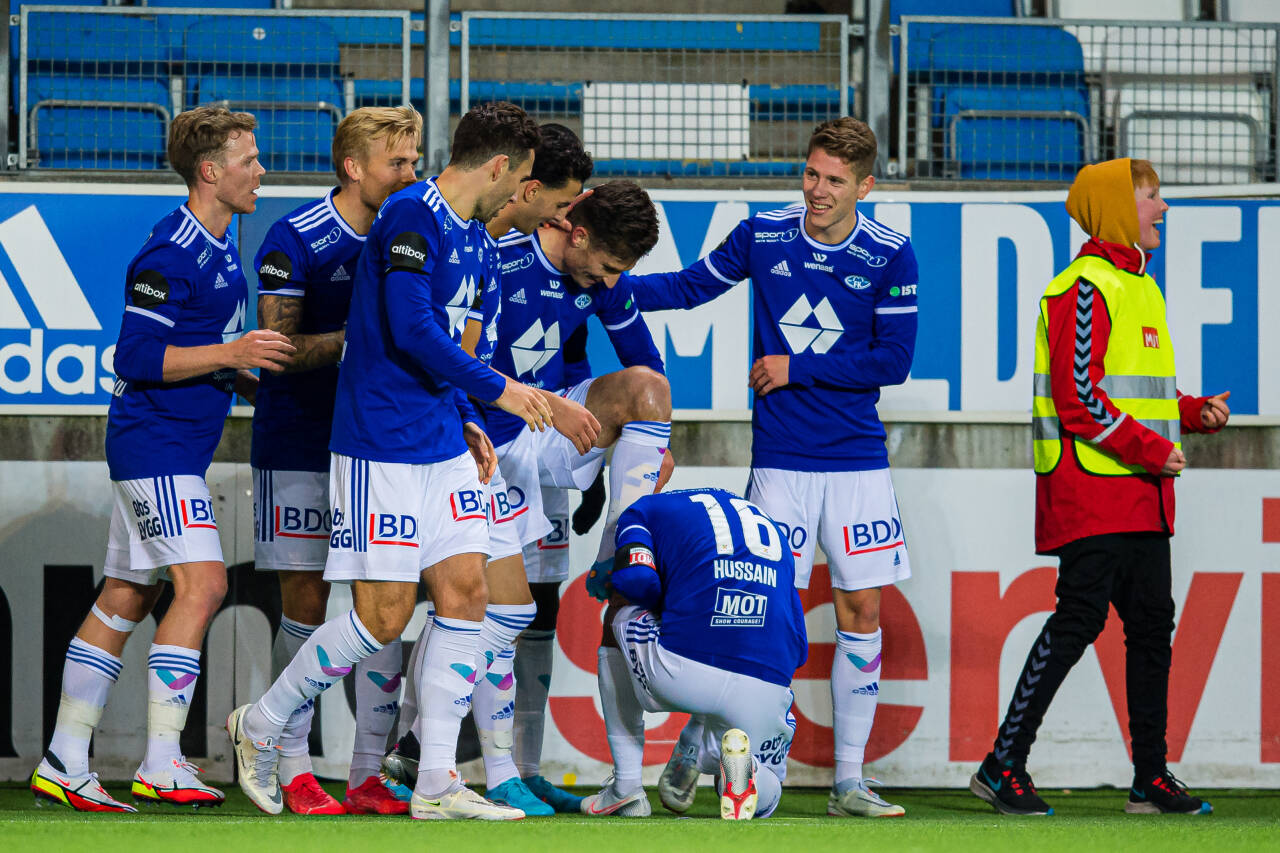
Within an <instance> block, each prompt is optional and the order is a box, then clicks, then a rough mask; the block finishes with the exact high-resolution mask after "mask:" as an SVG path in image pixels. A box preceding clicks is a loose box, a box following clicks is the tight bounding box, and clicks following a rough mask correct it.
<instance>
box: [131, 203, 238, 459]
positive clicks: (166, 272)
mask: <svg viewBox="0 0 1280 853" xmlns="http://www.w3.org/2000/svg"><path fill="white" fill-rule="evenodd" d="M248 298H249V287H248V284H247V283H246V281H245V278H244V271H243V270H241V269H240V256H239V254H238V252H237V250H236V246H235V243H234V242H233V240H232V238H231V232H230V231H229V230H228V232H227V235H226V236H225V237H224V238H223V239H221V240H219V239H217V238H215V237H214V236H213V235H212V234H210V233H209V232H208V231H207V230H206V229H205V227H204V226H203V225H201V224H200V221H199V220H198V219H196V217H195V215H194V214H192V213H191V211H190V210H188V209H187V206H186V205H185V204H183V205H182V206H180V207H179V208H178V209H177V210H175V211H173V212H172V213H170V214H169V215H168V216H166V217H165V218H164V219H161V220H160V221H159V222H158V223H156V226H155V227H154V228H153V229H152V230H151V235H150V236H149V237H148V238H147V242H146V244H145V245H143V247H142V250H141V251H140V252H138V254H137V255H136V256H135V257H134V259H133V260H132V261H131V262H130V263H129V270H128V272H127V274H126V276H125V297H124V318H123V320H121V323H120V338H119V340H118V341H117V342H116V351H115V372H116V384H115V391H114V396H113V397H112V399H111V408H110V411H109V413H108V415H107V466H108V467H109V468H110V470H111V479H113V480H137V479H142V478H144V477H158V476H175V475H179V474H194V475H196V476H199V477H203V476H204V474H205V471H206V470H208V468H209V463H210V462H211V461H213V451H214V450H215V449H217V447H218V441H219V440H220V439H221V438H222V425H223V423H224V422H225V420H226V417H227V412H228V410H229V409H230V406H231V390H232V388H233V387H234V384H235V377H236V372H235V371H234V370H232V369H230V368H227V369H223V370H217V371H214V372H213V373H207V374H205V375H203V376H196V377H193V378H191V379H184V380H182V381H180V382H165V381H164V352H165V348H166V347H169V346H175V347H199V346H208V345H210V344H224V343H230V342H231V341H234V340H235V339H236V338H238V337H240V336H241V335H243V334H244V320H245V310H246V304H247V302H248Z"/></svg>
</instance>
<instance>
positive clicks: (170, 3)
mask: <svg viewBox="0 0 1280 853" xmlns="http://www.w3.org/2000/svg"><path fill="white" fill-rule="evenodd" d="M144 5H146V6H154V7H155V8H157V9H162V8H165V9H275V8H276V7H277V5H278V4H277V3H276V0H146V3H145V4H144Z"/></svg>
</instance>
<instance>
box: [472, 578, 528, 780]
mask: <svg viewBox="0 0 1280 853" xmlns="http://www.w3.org/2000/svg"><path fill="white" fill-rule="evenodd" d="M537 613H538V606H537V605H536V604H534V603H533V602H532V601H531V602H529V603H528V604H490V605H489V606H487V607H486V608H485V611H484V622H482V623H481V625H480V639H479V643H478V644H477V646H476V672H477V673H483V677H481V675H477V677H476V689H475V692H474V693H473V694H472V697H471V715H472V716H473V717H474V718H475V721H476V735H477V736H478V738H479V740H480V754H481V755H482V756H483V757H484V778H485V786H486V787H488V788H496V787H497V786H498V785H501V784H502V783H503V782H506V781H507V780H508V779H514V778H515V777H517V776H519V775H520V774H519V771H517V770H516V765H515V762H514V761H512V760H511V745H512V740H513V735H512V727H513V724H514V720H513V717H514V715H515V698H516V679H515V675H514V674H513V667H514V660H513V659H514V658H515V653H516V652H515V648H514V646H515V642H516V638H517V637H518V636H519V635H520V632H521V631H523V630H524V629H525V628H526V627H528V625H529V623H530V622H532V621H533V617H534V616H536V615H537Z"/></svg>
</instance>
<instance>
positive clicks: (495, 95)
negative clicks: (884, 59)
mask: <svg viewBox="0 0 1280 853" xmlns="http://www.w3.org/2000/svg"><path fill="white" fill-rule="evenodd" d="M849 35H850V23H849V21H848V19H847V18H846V17H844V16H840V15H740V16H736V17H721V16H714V15H641V14H592V13H582V14H570V13H545V14H544V13H499V12H463V13H462V19H461V47H460V51H461V52H460V78H461V79H460V100H461V104H460V106H461V109H462V110H466V109H467V107H468V105H469V104H470V102H472V101H476V100H494V99H505V100H510V101H513V102H515V103H517V104H520V105H521V106H523V107H525V109H527V110H529V111H530V112H531V113H534V114H536V115H537V117H538V119H539V120H540V121H559V122H562V123H564V124H565V125H567V126H569V127H570V128H572V129H573V130H574V131H575V132H577V133H579V134H580V135H581V136H582V138H583V141H584V143H585V145H586V148H587V150H589V151H591V152H592V154H593V156H594V157H595V159H596V162H597V172H598V173H600V174H601V175H611V176H619V175H630V176H685V177H689V176H727V175H732V176H741V177H751V176H780V175H795V174H799V170H800V165H799V160H800V154H801V153H802V152H803V150H804V144H805V142H806V141H807V140H808V137H809V134H810V132H811V131H812V129H813V126H814V125H815V124H817V123H818V122H820V121H823V120H826V119H828V118H835V117H838V116H841V115H847V114H849V112H850V109H851V107H852V106H853V105H852V97H851V91H850V86H849V79H850V78H849V74H850V72H849V49H850V46H849Z"/></svg>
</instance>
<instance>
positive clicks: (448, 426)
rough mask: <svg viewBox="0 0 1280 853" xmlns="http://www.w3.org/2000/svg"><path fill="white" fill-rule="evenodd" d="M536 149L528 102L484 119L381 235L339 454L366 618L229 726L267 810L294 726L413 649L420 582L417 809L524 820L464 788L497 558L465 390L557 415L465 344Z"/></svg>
mask: <svg viewBox="0 0 1280 853" xmlns="http://www.w3.org/2000/svg"><path fill="white" fill-rule="evenodd" d="M537 138H538V134H537V128H536V126H535V125H533V123H532V122H531V121H530V120H529V119H528V117H527V116H526V115H525V114H524V112H523V111H522V110H520V109H519V108H518V107H516V106H514V105H511V104H484V105H479V106H477V107H475V108H473V109H472V110H470V111H469V112H468V113H467V114H466V115H465V116H464V117H463V118H462V120H461V121H460V122H459V124H458V128H457V130H456V131H455V134H454V140H453V151H452V156H451V159H450V163H449V165H448V166H447V167H446V168H445V170H444V171H443V172H442V173H441V174H440V176H439V177H438V178H435V179H429V180H427V181H425V182H423V183H421V184H415V185H414V186H412V187H409V188H407V189H405V190H403V191H401V192H399V193H396V194H394V195H392V196H391V198H389V199H388V200H387V202H386V204H385V205H384V206H383V208H382V210H381V212H380V214H379V216H378V218H377V220H376V221H375V223H374V226H373V228H372V229H371V231H370V235H369V239H368V243H367V245H366V247H365V249H364V251H363V252H362V254H361V257H360V262H359V267H358V272H357V275H356V279H355V283H354V286H353V293H352V300H351V309H350V313H349V315H348V321H347V333H346V341H345V344H346V349H345V354H344V356H343V361H342V365H341V370H340V371H339V379H338V389H337V397H336V402H335V408H334V411H335V415H334V425H333V436H332V439H331V442H330V449H331V451H332V457H331V464H330V502H331V508H332V512H333V516H334V532H333V535H332V536H331V538H330V547H329V553H328V557H327V562H326V568H325V577H326V579H328V580H330V581H334V580H341V581H347V582H351V583H353V598H354V601H355V607H354V608H353V609H352V610H350V611H348V612H347V613H344V614H342V615H341V616H339V617H337V618H335V619H331V620H329V621H328V622H326V623H325V624H324V625H321V626H320V627H319V628H318V629H316V631H315V632H314V633H313V634H312V635H311V637H310V638H308V640H307V641H306V643H304V644H303V646H302V648H301V649H300V650H299V652H298V654H297V655H295V656H294V658H293V660H292V661H291V662H290V663H289V665H288V666H287V667H285V670H284V672H283V673H282V674H281V676H280V677H279V678H278V679H276V681H275V683H274V684H273V685H272V686H271V688H270V689H269V690H268V691H267V693H266V694H265V695H264V696H263V697H262V698H261V699H260V700H259V701H258V702H257V703H255V704H254V705H251V706H250V705H246V706H243V707H241V708H237V709H236V710H235V711H234V712H233V713H232V715H231V716H230V717H229V718H228V721H227V729H228V733H229V734H230V735H231V738H232V743H233V745H234V747H235V751H236V756H237V764H238V769H239V771H240V784H241V788H242V789H243V790H244V791H245V792H246V794H248V795H249V797H250V798H251V800H252V801H253V802H254V803H255V805H257V806H258V807H259V808H261V809H262V810H264V811H267V812H269V813H278V812H279V811H280V810H281V800H280V788H279V779H278V776H277V772H276V771H277V767H276V739H277V738H278V737H279V735H280V732H281V731H282V729H283V727H284V724H285V723H286V722H287V719H288V717H289V715H290V714H291V713H292V712H293V711H294V710H295V709H296V708H298V707H299V706H301V705H302V704H303V703H304V702H306V701H308V700H309V699H311V698H313V697H314V696H316V695H318V694H319V693H321V692H322V691H324V690H325V689H327V688H329V687H330V686H332V685H333V684H334V683H335V682H336V681H337V680H338V679H340V678H342V677H343V676H344V675H346V674H347V673H348V672H350V669H351V668H352V667H353V666H355V665H356V664H357V663H359V661H361V660H362V659H364V658H366V657H368V656H369V655H371V654H373V653H375V652H377V651H378V650H379V649H380V648H381V647H382V646H383V645H384V644H385V643H387V642H391V641H393V640H395V639H397V638H398V637H399V636H400V634H401V632H402V631H403V630H404V627H405V625H406V624H407V623H408V621H409V617H410V616H411V614H412V612H413V607H414V599H415V591H416V588H417V583H418V582H419V580H421V581H423V582H425V583H426V584H427V588H428V590H429V593H430V597H431V599H432V601H433V602H434V603H435V607H436V618H435V622H434V625H433V629H432V633H431V637H430V639H429V641H428V643H427V645H426V647H425V650H424V653H423V655H422V658H423V660H422V668H421V672H422V677H421V678H420V679H419V680H418V685H417V693H418V706H419V709H420V715H421V716H422V718H423V724H422V747H423V750H422V762H421V770H420V773H419V776H418V783H417V786H416V788H415V792H414V795H413V799H412V803H411V813H412V814H413V816H414V817H419V818H453V817H470V818H481V819H512V818H518V817H522V816H523V813H522V812H520V811H519V810H516V809H510V808H506V807H502V806H498V805H496V804H493V803H490V802H488V801H485V800H483V799H482V798H480V797H478V796H477V795H475V794H474V793H473V792H471V791H470V790H469V789H467V788H465V787H464V786H463V785H462V783H461V780H460V779H459V778H458V776H457V772H456V769H455V766H454V763H455V762H454V756H455V752H456V748H457V737H458V727H459V724H460V722H461V719H462V717H463V716H464V715H465V713H466V710H467V708H468V707H469V705H470V700H471V693H472V690H473V687H474V682H475V675H476V669H475V654H476V644H477V639H478V634H479V631H480V622H481V620H482V618H483V616H484V605H485V601H486V596H487V590H486V587H485V583H484V574H483V564H484V554H485V553H486V551H487V548H488V534H487V528H486V522H485V511H484V509H485V503H486V500H485V499H486V494H485V489H484V486H483V484H482V483H481V482H480V477H479V476H478V474H477V468H476V463H475V460H474V459H473V458H472V456H471V454H470V452H469V447H468V444H467V442H466V440H465V437H464V429H463V423H462V419H461V417H460V414H459V397H458V394H459V392H465V393H468V394H470V395H472V396H474V397H476V398H477V399H481V400H487V401H493V402H495V403H496V405H498V406H499V407H501V408H503V409H504V410H506V411H510V412H513V413H515V414H516V415H517V416H518V417H520V419H521V421H522V422H524V423H526V424H528V426H529V427H530V428H531V429H542V428H545V427H546V426H547V425H548V423H549V420H550V414H549V412H548V410H547V408H546V405H545V403H544V401H543V400H542V397H541V396H540V395H539V394H538V393H537V392H536V391H534V390H533V389H531V388H527V387H526V386H523V385H521V384H520V383H516V382H512V381H510V380H508V379H506V378H505V377H502V376H501V375H500V374H497V373H496V372H494V371H492V370H490V369H489V368H487V367H485V366H483V365H481V364H479V363H477V362H476V360H475V359H473V358H471V357H470V356H468V355H467V354H466V353H464V352H463V351H462V350H461V348H460V347H459V346H458V345H457V343H456V340H457V336H459V335H460V333H461V328H462V322H463V319H464V317H465V314H466V310H467V307H468V306H469V305H470V304H471V302H472V300H473V299H474V297H475V291H476V286H477V281H478V280H479V279H481V278H483V268H482V261H481V260H480V259H481V258H482V256H483V251H482V250H483V244H482V242H481V236H480V235H481V234H482V228H481V225H480V223H483V222H484V221H487V220H488V219H491V218H492V217H493V216H494V215H495V214H496V213H497V211H498V210H500V209H501V208H502V206H503V205H505V204H506V203H507V201H508V200H509V199H510V198H511V196H512V194H514V192H515V191H516V189H517V187H518V186H519V183H520V182H521V180H523V179H524V178H525V177H527V176H528V174H529V168H530V159H531V156H532V148H533V147H534V145H536V143H537ZM454 258H456V260H451V259H454Z"/></svg>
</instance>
